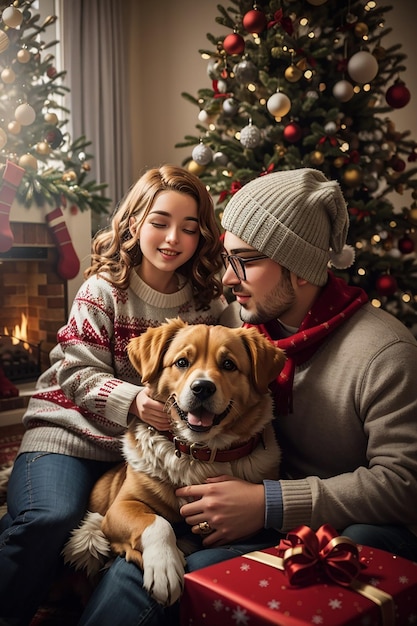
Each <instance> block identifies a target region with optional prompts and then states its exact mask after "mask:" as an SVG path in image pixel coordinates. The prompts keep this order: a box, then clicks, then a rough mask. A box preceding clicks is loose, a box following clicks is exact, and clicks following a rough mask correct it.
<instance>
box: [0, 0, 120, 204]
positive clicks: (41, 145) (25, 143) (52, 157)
mask: <svg viewBox="0 0 417 626" xmlns="http://www.w3.org/2000/svg"><path fill="white" fill-rule="evenodd" d="M32 5H34V0H15V2H13V4H10V5H9V4H8V3H7V4H5V3H0V9H1V19H0V90H1V91H0V93H1V98H0V167H1V168H2V169H3V171H4V166H5V165H6V163H8V164H15V166H16V167H15V168H14V170H13V174H14V177H13V176H12V178H13V181H12V182H10V181H7V179H4V177H3V180H4V181H5V183H6V184H8V183H10V185H9V186H10V187H13V186H14V187H16V189H15V191H16V196H17V199H18V200H19V202H21V203H22V204H24V205H25V206H28V207H29V206H31V205H32V204H33V203H35V204H37V205H39V206H44V205H45V204H49V205H52V206H53V207H54V206H63V205H64V206H65V205H66V203H69V204H70V206H72V205H74V206H76V207H77V208H78V209H80V210H81V211H84V210H88V209H91V210H92V211H94V212H96V213H103V212H107V206H108V203H109V202H110V200H109V199H107V198H106V197H104V196H103V190H104V189H105V188H106V186H107V185H106V184H104V183H101V184H98V183H96V181H94V180H89V179H88V173H89V170H90V166H89V163H88V161H89V160H90V159H91V158H92V155H91V154H89V152H88V147H89V146H90V144H91V142H88V141H87V140H86V138H85V137H80V138H78V139H76V140H75V141H72V140H71V138H70V137H69V134H68V132H66V131H65V126H66V124H67V122H68V119H67V116H68V114H69V111H68V109H66V108H65V106H64V105H63V97H64V96H65V95H66V94H67V93H68V92H69V89H68V88H67V87H66V86H65V85H64V82H63V79H64V77H65V72H64V71H57V69H56V67H55V57H54V55H53V54H52V53H51V48H53V46H55V45H56V44H57V43H58V42H57V41H52V42H49V43H46V42H45V41H44V40H43V39H42V37H43V33H45V31H46V29H47V28H48V27H50V26H52V25H53V24H54V23H55V21H56V16H49V17H47V18H46V19H45V20H44V21H42V22H41V18H40V15H39V14H38V13H36V12H35V11H34V10H33V7H32ZM19 168H22V170H21V171H22V176H20V175H19V174H18V172H19ZM0 173H1V171H0ZM6 178H7V177H6Z"/></svg>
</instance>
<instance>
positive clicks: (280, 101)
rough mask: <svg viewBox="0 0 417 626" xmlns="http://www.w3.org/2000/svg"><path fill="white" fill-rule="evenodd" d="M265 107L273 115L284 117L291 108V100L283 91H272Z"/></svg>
mask: <svg viewBox="0 0 417 626" xmlns="http://www.w3.org/2000/svg"><path fill="white" fill-rule="evenodd" d="M266 107H267V109H268V111H269V112H270V114H271V115H273V116H274V117H284V115H287V113H288V112H289V110H290V109H291V100H290V99H289V97H288V96H286V95H285V93H280V92H277V93H274V94H272V96H271V97H270V98H268V101H267V103H266Z"/></svg>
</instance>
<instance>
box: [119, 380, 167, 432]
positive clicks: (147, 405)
mask: <svg viewBox="0 0 417 626" xmlns="http://www.w3.org/2000/svg"><path fill="white" fill-rule="evenodd" d="M129 413H133V415H136V417H139V419H141V420H142V422H146V424H149V426H152V427H153V428H156V430H161V431H163V430H169V426H170V418H169V415H168V413H167V412H166V411H164V403H163V402H158V401H157V400H153V399H152V398H151V397H150V395H149V389H148V388H147V387H144V388H143V389H142V390H141V391H140V392H139V393H138V395H137V396H136V398H135V399H134V400H133V402H132V404H131V405H130V409H129Z"/></svg>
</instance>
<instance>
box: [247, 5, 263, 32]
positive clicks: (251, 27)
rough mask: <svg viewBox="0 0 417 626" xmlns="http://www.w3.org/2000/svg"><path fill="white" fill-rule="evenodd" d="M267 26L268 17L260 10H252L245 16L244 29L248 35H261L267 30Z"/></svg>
mask: <svg viewBox="0 0 417 626" xmlns="http://www.w3.org/2000/svg"><path fill="white" fill-rule="evenodd" d="M266 24H267V19H266V15H265V13H263V11H259V9H252V10H251V11H248V12H247V13H245V15H244V16H243V28H245V29H246V30H247V31H248V33H256V34H257V35H259V33H261V32H262V31H263V30H265V28H266Z"/></svg>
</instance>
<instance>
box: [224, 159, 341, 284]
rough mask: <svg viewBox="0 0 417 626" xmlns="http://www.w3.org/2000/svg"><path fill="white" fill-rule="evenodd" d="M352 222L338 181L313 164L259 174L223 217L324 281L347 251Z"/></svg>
mask: <svg viewBox="0 0 417 626" xmlns="http://www.w3.org/2000/svg"><path fill="white" fill-rule="evenodd" d="M348 225H349V216H348V212H347V208H346V202H345V200H344V198H343V195H342V192H341V190H340V187H339V185H338V183H337V182H336V181H331V180H328V179H327V178H326V177H325V176H324V174H323V173H322V172H321V171H319V170H315V169H310V168H302V169H297V170H289V171H283V172H275V173H272V174H267V175H266V176H260V177H259V178H255V179H254V180H252V181H250V182H249V183H247V184H246V185H245V186H244V187H242V189H240V190H239V191H238V192H237V193H235V195H234V196H233V197H232V198H231V200H230V201H229V203H228V204H227V206H226V207H225V209H224V212H223V217H222V226H223V228H224V229H225V230H227V231H229V232H231V233H233V235H235V236H236V237H239V239H242V240H243V241H245V242H246V243H247V244H248V245H250V246H252V247H253V248H255V249H256V250H259V252H261V253H262V254H266V255H267V256H268V257H270V258H271V259H272V260H273V261H276V262H277V263H279V264H280V265H282V266H283V267H286V268H287V269H289V270H290V271H291V272H294V273H295V274H296V275H297V276H300V277H301V278H304V279H305V280H307V281H308V282H310V283H313V284H314V285H319V286H322V285H324V284H325V283H326V282H327V267H328V263H329V261H330V259H331V256H333V258H334V259H335V258H336V257H337V255H340V256H341V254H342V250H343V246H344V244H345V242H346V236H347V230H348ZM331 251H332V252H331ZM352 260H353V259H352ZM350 264H351V263H348V265H350ZM334 265H336V266H337V267H341V266H340V265H337V262H334ZM348 265H345V267H347V266H348Z"/></svg>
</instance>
